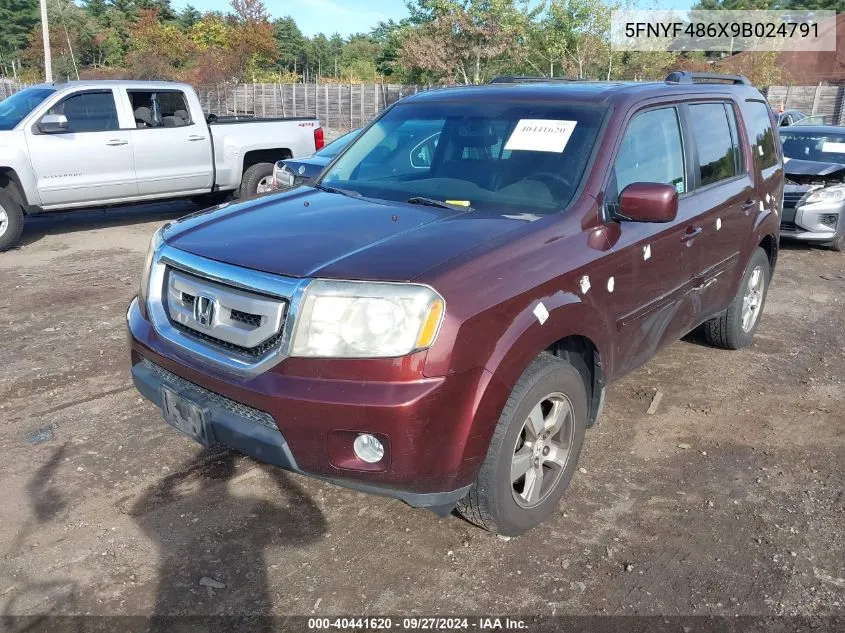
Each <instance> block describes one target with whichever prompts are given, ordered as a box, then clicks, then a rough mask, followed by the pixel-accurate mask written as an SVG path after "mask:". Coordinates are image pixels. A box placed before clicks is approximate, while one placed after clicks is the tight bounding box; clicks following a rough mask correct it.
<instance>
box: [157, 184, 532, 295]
mask: <svg viewBox="0 0 845 633" xmlns="http://www.w3.org/2000/svg"><path fill="white" fill-rule="evenodd" d="M530 219H533V216H529V217H528V218H522V217H518V216H513V217H512V218H507V217H504V216H502V215H498V214H496V215H493V214H489V213H488V214H481V213H479V212H477V211H469V210H466V211H465V210H463V209H461V210H453V209H440V208H437V207H425V206H415V205H407V204H401V203H387V202H374V201H370V200H365V199H356V198H351V197H347V196H344V195H340V194H335V193H328V192H323V191H319V190H316V189H312V188H310V187H297V188H295V189H292V190H290V191H287V192H283V193H281V194H277V195H274V196H269V197H266V198H261V199H258V200H253V201H251V202H246V203H242V204H235V205H223V206H221V207H216V208H213V209H209V210H207V211H203V212H200V213H196V214H193V215H191V216H188V217H186V218H183V219H181V220H179V221H177V222H174V223H172V224H171V228H170V229H169V230H168V231H167V232H166V234H165V241H166V242H167V243H168V244H169V245H171V246H173V247H175V248H178V249H181V250H184V251H187V252H189V253H193V254H195V255H199V256H201V257H207V258H209V259H213V260H217V261H221V262H225V263H228V264H234V265H236V266H243V267H245V268H252V269H255V270H261V271H264V272H269V273H274V274H277V275H285V276H290V277H326V278H337V279H369V280H386V281H408V280H411V279H414V278H415V277H417V276H419V275H420V274H422V273H424V272H425V271H426V270H429V269H431V268H433V267H434V266H437V265H439V264H442V263H444V262H446V261H448V260H450V259H452V258H454V257H457V256H458V255H460V254H462V253H464V252H466V251H467V250H469V249H472V248H474V247H476V246H478V245H480V244H483V243H484V242H487V241H489V240H492V239H495V238H496V237H498V236H500V235H502V234H504V233H506V232H508V231H512V230H514V229H517V228H520V227H523V226H525V225H526V224H527V223H528V222H529V221H530Z"/></svg>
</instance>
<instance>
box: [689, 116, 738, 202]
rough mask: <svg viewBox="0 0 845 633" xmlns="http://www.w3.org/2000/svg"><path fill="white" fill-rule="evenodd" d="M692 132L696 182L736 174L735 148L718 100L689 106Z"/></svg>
mask: <svg viewBox="0 0 845 633" xmlns="http://www.w3.org/2000/svg"><path fill="white" fill-rule="evenodd" d="M689 110H690V119H691V121H692V133H693V136H694V137H695V143H696V145H697V146H698V168H699V184H700V185H701V186H702V187H704V186H707V185H710V184H713V183H715V182H719V181H720V180H725V179H726V178H732V177H733V176H736V175H737V173H738V171H739V170H738V165H737V148H736V145H735V143H734V141H733V135H732V134H731V129H730V126H729V123H728V116H727V112H726V111H725V105H724V104H722V103H698V104H694V105H691V106H690V107H689Z"/></svg>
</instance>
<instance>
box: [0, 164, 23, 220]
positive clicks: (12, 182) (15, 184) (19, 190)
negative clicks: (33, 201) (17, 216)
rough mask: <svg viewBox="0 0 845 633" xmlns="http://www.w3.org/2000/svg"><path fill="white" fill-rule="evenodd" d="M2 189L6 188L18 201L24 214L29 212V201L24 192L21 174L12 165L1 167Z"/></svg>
mask: <svg viewBox="0 0 845 633" xmlns="http://www.w3.org/2000/svg"><path fill="white" fill-rule="evenodd" d="M0 189H4V190H6V191H7V192H8V193H9V195H11V196H12V198H13V199H14V201H15V202H17V203H18V204H19V205H20V207H21V210H22V211H23V212H24V214H26V213H27V210H28V207H29V203H28V202H27V200H26V195H25V194H24V188H23V183H21V179H20V176H18V173H17V172H16V171H15V170H14V169H12V168H11V167H0Z"/></svg>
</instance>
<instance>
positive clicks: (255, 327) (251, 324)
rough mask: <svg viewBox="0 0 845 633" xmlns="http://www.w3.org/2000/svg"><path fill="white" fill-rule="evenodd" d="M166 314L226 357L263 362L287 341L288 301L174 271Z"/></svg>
mask: <svg viewBox="0 0 845 633" xmlns="http://www.w3.org/2000/svg"><path fill="white" fill-rule="evenodd" d="M165 283H166V302H167V305H166V310H167V314H168V317H169V319H170V322H171V323H172V325H173V326H174V327H176V328H177V329H178V330H179V331H181V332H184V333H185V334H188V335H190V336H193V337H196V338H198V339H201V340H202V341H204V342H206V343H209V344H213V345H217V346H219V347H221V348H223V349H225V350H226V351H229V352H235V353H237V354H242V355H244V356H246V357H249V358H259V357H261V356H263V355H264V354H266V353H268V352H269V351H271V350H272V349H273V348H274V347H275V346H276V345H277V344H278V343H279V342H280V341H281V338H282V331H283V327H284V320H285V317H286V313H287V301H286V300H284V299H280V298H277V297H270V296H265V295H261V294H258V293H255V292H250V291H246V290H242V289H240V288H235V287H232V286H227V285H225V284H221V283H217V282H214V281H211V280H209V279H205V278H203V277H198V276H196V275H192V274H190V273H187V272H184V271H182V270H178V269H175V268H170V269H169V270H168V273H167V278H166V282H165Z"/></svg>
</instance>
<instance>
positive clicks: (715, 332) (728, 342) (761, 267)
mask: <svg viewBox="0 0 845 633" xmlns="http://www.w3.org/2000/svg"><path fill="white" fill-rule="evenodd" d="M770 277H771V274H770V266H769V256H768V255H766V251H764V250H763V249H762V248H757V249H755V250H754V252H753V253H752V254H751V261H749V262H748V266H747V267H746V269H745V274H744V275H743V276H742V282H741V283H740V285H739V289H738V290H737V293H736V297H734V300H733V301H732V302H731V305H730V306H728V309H727V310H725V311H724V312H723V313H722V314H721V315H719V316H718V317H716V318H715V319H711V320H710V321H706V322H705V323H704V337H705V339H706V340H707V342H708V343H709V344H710V345H713V346H714V347H721V348H723V349H741V348H743V347H746V346H747V345H750V344H751V342H752V341H753V340H754V333H755V332H756V331H757V328H758V327H759V326H760V318H761V316H762V313H763V308H764V307H765V305H766V295H767V293H768V291H769V279H770Z"/></svg>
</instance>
